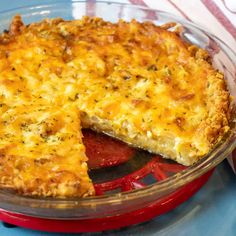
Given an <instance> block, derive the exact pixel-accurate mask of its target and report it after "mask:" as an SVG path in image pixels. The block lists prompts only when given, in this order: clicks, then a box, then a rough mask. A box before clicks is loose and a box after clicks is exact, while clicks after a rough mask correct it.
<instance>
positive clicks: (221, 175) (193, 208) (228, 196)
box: [0, 0, 236, 236]
mask: <svg viewBox="0 0 236 236" xmlns="http://www.w3.org/2000/svg"><path fill="white" fill-rule="evenodd" d="M53 1H54V0H47V1H44V0H41V1H39V0H28V1H27V0H11V1H10V2H9V1H0V11H3V10H6V9H8V8H15V7H19V6H23V5H29V4H30V5H33V4H36V3H37V4H39V3H46V2H53ZM121 2H124V1H121ZM105 234H106V235H114V236H116V235H122V236H123V235H158V236H165V235H168V236H172V235H173V236H174V235H178V236H182V235H187V234H189V235H191V236H198V235H206V236H208V235H209V236H211V235H214V236H222V235H227V236H235V235H236V176H235V175H234V174H233V172H232V170H231V169H230V167H229V165H228V163H227V162H226V161H225V162H223V163H222V164H221V165H219V166H218V167H217V169H216V170H215V172H214V174H213V176H212V177H211V178H210V180H209V181H208V182H207V184H206V185H205V186H204V187H203V188H202V189H201V190H200V191H199V192H198V193H197V194H196V195H195V196H194V197H192V198H191V199H190V200H188V201H187V202H185V203H184V204H182V205H181V206H179V207H177V208H176V209H175V210H173V211H171V212H169V213H167V214H165V215H162V216H160V217H157V218H155V219H153V220H151V221H149V222H146V223H143V224H140V225H136V226H132V227H128V228H124V229H121V230H117V231H109V232H106V233H105ZM0 235H1V236H15V235H17V236H31V235H32V236H33V235H34V236H39V235H47V236H50V235H52V236H53V235H58V236H63V235H68V234H55V233H54V234H53V233H43V232H39V231H32V230H27V229H22V228H18V227H15V228H6V227H5V226H4V225H3V224H1V223H0ZM80 235H81V236H82V235H84V236H85V235H86V236H88V235H91V236H92V235H97V236H98V235H101V233H96V234H80Z"/></svg>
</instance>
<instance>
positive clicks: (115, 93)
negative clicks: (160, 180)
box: [0, 16, 230, 197]
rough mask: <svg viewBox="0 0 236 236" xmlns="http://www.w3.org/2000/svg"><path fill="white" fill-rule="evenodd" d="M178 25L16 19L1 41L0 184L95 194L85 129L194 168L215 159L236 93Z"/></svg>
mask: <svg viewBox="0 0 236 236" xmlns="http://www.w3.org/2000/svg"><path fill="white" fill-rule="evenodd" d="M171 26H173V24H169V25H164V26H156V25H154V24H153V23H151V22H144V23H140V22H137V21H136V20H132V21H131V22H125V21H123V20H120V21H119V22H118V23H110V22H106V21H104V20H102V19H100V18H90V17H83V18H82V19H81V20H72V21H65V20H63V19H60V18H56V19H45V20H43V21H41V22H37V23H32V24H29V25H24V24H23V22H22V20H21V17H20V16H15V17H14V19H13V21H12V23H11V25H10V27H9V31H5V32H4V33H2V35H1V36H0V58H1V59H0V82H1V83H0V110H1V118H0V123H1V126H0V129H1V132H0V150H1V151H0V155H1V158H0V183H1V186H5V187H10V188H13V189H14V190H16V191H18V192H20V193H22V194H24V195H36V196H52V197H71V196H72V197H75V196H76V197H84V196H89V195H93V194H94V188H93V184H92V182H91V180H90V179H89V176H88V173H87V172H88V167H87V164H86V161H87V157H86V155H85V147H84V145H83V142H82V134H81V127H83V128H90V129H94V130H96V131H98V132H103V133H106V134H108V135H110V136H113V137H115V138H117V139H120V140H122V141H124V142H126V143H128V144H129V145H131V146H134V147H138V148H141V149H145V150H148V151H150V152H152V153H158V154H161V155H162V156H163V157H165V158H170V159H172V160H175V161H177V162H178V163H181V164H183V165H186V166H189V165H192V164H194V163H196V162H197V161H198V160H199V159H201V158H202V157H203V156H204V155H206V154H207V153H209V151H210V150H211V149H212V148H213V146H214V145H215V144H216V143H218V142H219V141H220V140H221V139H222V137H223V136H224V134H225V133H226V132H227V131H228V130H229V122H230V95H229V92H228V90H227V86H226V83H225V80H224V76H223V74H222V73H221V72H219V71H217V70H215V69H214V68H213V66H212V65H211V62H210V57H209V55H208V53H207V52H206V51H205V50H203V49H201V48H198V47H197V46H195V45H191V44H189V43H187V42H185V41H184V40H183V39H181V37H180V35H179V33H178V32H177V31H170V30H168V28H169V27H171ZM80 125H81V126H80Z"/></svg>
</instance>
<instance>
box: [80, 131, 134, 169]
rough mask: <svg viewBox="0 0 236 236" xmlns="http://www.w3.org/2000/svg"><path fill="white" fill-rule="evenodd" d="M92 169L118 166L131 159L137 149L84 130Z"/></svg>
mask: <svg viewBox="0 0 236 236" xmlns="http://www.w3.org/2000/svg"><path fill="white" fill-rule="evenodd" d="M82 132H83V135H84V138H83V142H84V145H85V147H86V155H87V157H88V166H89V168H90V169H98V168H102V167H109V166H116V165H119V164H121V163H124V162H126V161H128V160H129V159H131V158H132V157H133V155H134V152H135V149H134V148H131V147H129V146H128V145H127V144H125V143H123V142H121V141H119V140H115V139H113V138H111V137H109V136H107V135H104V134H98V133H95V132H94V131H91V130H87V129H85V130H82Z"/></svg>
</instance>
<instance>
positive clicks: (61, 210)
mask: <svg viewBox="0 0 236 236" xmlns="http://www.w3.org/2000/svg"><path fill="white" fill-rule="evenodd" d="M16 14H20V15H21V16H22V18H23V21H24V22H25V23H26V24H29V23H31V22H36V21H40V20H42V19H44V18H55V17H61V18H63V19H65V20H71V19H79V18H81V17H82V16H84V15H89V16H98V17H102V18H103V19H104V20H107V21H111V22H116V21H118V20H119V19H120V18H122V19H124V20H127V21H129V20H131V19H133V18H135V19H136V20H138V21H152V22H154V23H155V24H156V25H162V24H165V23H168V22H177V23H179V24H180V25H182V33H181V36H182V37H183V39H185V40H187V41H189V42H191V43H192V44H196V45H198V46H199V47H202V48H205V49H207V50H208V51H209V52H210V54H211V57H212V62H213V65H214V67H215V68H217V69H219V70H220V71H222V72H223V73H224V74H225V79H226V81H227V84H228V89H229V91H230V93H231V94H232V98H233V99H235V98H236V90H235V89H234V88H235V87H236V81H235V74H236V67H235V65H234V63H233V62H234V61H236V55H235V53H234V52H233V51H232V50H231V49H230V48H229V47H228V46H227V45H226V44H225V43H224V42H222V41H221V40H220V39H218V38H217V37H215V36H214V35H211V34H209V32H208V31H207V30H205V29H202V28H200V27H198V26H196V25H194V24H192V23H189V22H187V21H185V20H183V19H181V18H179V17H175V16H173V15H171V14H168V13H167V12H162V11H157V10H152V9H148V8H144V7H140V6H135V5H126V4H120V3H111V2H88V3H86V2H82V1H73V2H54V3H51V4H48V5H37V6H29V7H22V8H17V9H13V10H10V11H6V12H0V23H1V24H0V31H3V30H5V29H7V28H8V25H9V23H10V21H11V18H12V17H13V16H14V15H16ZM233 102H235V101H233ZM235 131H236V128H235V122H234V120H233V121H232V123H231V129H230V131H229V133H228V134H227V135H226V137H224V139H223V140H222V141H221V142H220V143H219V144H217V146H215V147H214V149H213V150H212V151H211V152H210V153H209V154H208V155H206V156H205V157H204V158H203V159H202V160H200V161H199V162H198V163H196V164H195V165H193V166H191V167H188V168H183V169H181V168H180V169H179V171H178V173H176V174H173V175H170V176H168V177H167V178H165V179H164V180H161V181H158V182H152V181H149V182H148V183H147V184H145V185H143V186H139V187H136V188H135V189H129V188H128V189H126V190H128V191H126V190H125V191H119V190H118V191H117V190H116V191H115V192H114V191H109V192H107V193H106V194H101V196H94V197H87V198H83V199H52V198H35V197H25V196H21V195H18V194H16V193H14V192H12V191H8V190H4V189H1V190H0V208H1V209H3V210H6V211H9V212H15V213H20V214H24V215H29V216H33V217H40V218H48V219H64V220H68V219H79V220H80V219H81V220H82V219H94V218H101V217H112V216H115V215H121V214H125V213H127V212H132V211H135V210H138V209H140V208H141V207H145V206H149V205H150V204H152V203H153V202H154V201H155V202H157V201H158V200H160V201H161V199H163V198H164V197H166V196H168V195H169V194H171V193H173V192H175V191H176V190H178V189H179V188H181V187H183V186H185V185H186V184H189V183H190V182H192V181H194V180H196V179H197V178H199V177H200V176H202V175H203V174H205V173H207V172H208V171H210V170H212V169H213V168H214V167H215V166H216V165H217V164H219V163H220V162H221V161H222V160H223V159H225V158H226V157H227V155H228V154H230V153H231V152H232V151H233V149H234V148H235V147H236V134H235ZM148 155H150V154H147V153H143V152H142V151H141V152H140V153H139V154H137V157H135V158H134V159H135V160H138V158H140V161H139V160H138V161H137V162H138V164H137V163H136V162H132V163H133V164H132V165H135V168H136V169H135V170H137V168H142V165H145V164H146V162H145V161H144V162H143V163H141V162H142V161H143V160H144V159H145V158H146V156H148ZM144 157H145V158H144ZM148 158H149V157H147V159H148ZM141 160H142V161H141ZM134 163H135V164H134ZM167 163H168V165H169V166H172V165H175V164H174V163H173V162H168V161H167ZM152 166H153V165H152ZM133 170H134V169H132V171H133ZM113 171H114V173H113ZM107 172H110V173H106V169H104V170H103V172H100V173H99V171H94V172H92V173H91V176H93V177H92V179H93V178H94V179H96V180H95V184H96V181H97V183H98V184H99V183H100V182H101V181H108V179H109V178H115V177H114V176H116V174H117V176H118V175H119V178H122V177H123V176H126V175H129V174H130V169H128V168H125V167H124V166H123V167H122V168H120V169H119V173H117V172H118V168H117V169H113V170H111V169H109V171H107ZM111 172H112V174H111ZM104 173H105V174H104ZM100 176H105V178H103V180H101V177H100ZM117 176H116V177H117Z"/></svg>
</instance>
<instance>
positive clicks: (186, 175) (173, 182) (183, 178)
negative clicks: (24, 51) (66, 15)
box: [0, 0, 236, 210]
mask: <svg viewBox="0 0 236 236" xmlns="http://www.w3.org/2000/svg"><path fill="white" fill-rule="evenodd" d="M86 2H87V1H81V0H74V1H73V2H66V1H63V0H62V1H54V2H52V3H42V4H32V5H25V6H21V7H16V8H11V9H8V10H3V11H0V15H2V14H9V13H11V12H15V13H17V10H23V9H25V10H27V9H28V10H30V9H36V8H37V9H43V8H47V7H52V6H58V4H60V5H63V4H74V3H86ZM94 3H95V4H99V3H104V4H108V5H110V4H115V5H119V6H125V7H129V8H135V9H140V10H147V11H154V12H158V13H160V14H164V15H166V16H171V18H176V19H178V21H179V22H184V23H185V24H186V25H189V26H193V27H194V28H196V29H198V30H200V31H203V32H204V33H206V34H207V35H208V36H210V37H212V38H214V39H216V40H217V41H219V42H220V43H221V44H222V45H223V46H224V47H225V48H227V49H228V50H230V51H231V53H232V54H234V56H235V57H236V53H235V52H234V51H233V50H232V49H231V48H230V47H229V46H228V45H226V44H225V43H224V42H223V41H222V40H221V39H219V38H218V37H217V36H215V35H213V34H211V33H209V32H207V29H205V28H204V27H202V26H198V25H197V24H195V23H191V22H189V21H188V20H186V19H184V18H183V17H179V16H176V15H172V14H171V13H168V12H165V11H161V10H157V9H152V8H149V7H146V6H141V5H133V4H129V3H120V2H115V1H111V2H110V1H109V2H107V1H96V2H94ZM221 49H222V50H223V51H224V52H225V50H224V48H222V47H221ZM225 53H226V52H225ZM226 54H227V55H228V53H226ZM231 131H232V132H233V131H234V132H233V133H231V135H232V136H233V137H236V133H235V130H231ZM231 138H232V137H231ZM235 147H236V138H234V139H233V140H231V139H227V140H226V142H220V143H219V144H218V145H217V146H216V147H214V149H213V150H212V151H211V152H210V153H209V154H207V155H206V157H204V158H203V159H201V160H200V161H199V162H197V163H196V164H195V165H193V166H190V167H188V168H187V169H186V170H184V171H181V172H179V173H178V174H176V175H173V176H172V177H169V178H168V179H166V180H164V181H161V182H158V183H155V184H152V185H149V186H147V187H144V188H141V189H136V190H132V191H128V192H122V193H118V194H117V193H114V194H109V195H104V196H95V197H94V196H93V197H86V198H79V199H56V198H35V197H26V196H21V195H15V196H17V198H19V199H20V200H21V202H24V203H25V204H24V205H28V204H29V203H30V204H32V203H35V204H48V203H50V205H51V206H53V205H55V206H56V205H60V204H62V205H65V204H69V205H68V206H74V207H75V206H76V207H78V206H80V207H81V206H85V207H87V206H91V201H92V202H93V204H92V205H96V206H97V205H104V204H108V203H109V204H113V203H121V202H125V201H130V200H135V199H139V198H142V197H147V196H151V195H152V194H155V193H157V192H159V193H161V192H164V191H166V190H167V189H169V193H170V192H173V191H175V190H176V189H178V188H180V187H181V186H183V185H185V184H187V183H189V182H191V181H193V180H194V179H196V178H198V177H200V176H201V175H203V174H204V173H206V172H207V171H209V170H210V169H212V168H214V167H215V166H216V165H218V164H219V163H220V162H221V161H223V160H224V159H225V158H226V156H227V155H228V154H230V153H231V152H232V150H233V149H234V148H235ZM219 153H220V154H219ZM218 154H219V156H218ZM210 157H211V158H210ZM203 167H204V168H203ZM193 174H194V175H193ZM170 186H171V189H170ZM166 193H167V192H166ZM4 194H5V193H2V192H0V199H1V198H2V196H3V195H4ZM11 204H12V202H11ZM70 208H71V207H70ZM66 209H68V208H64V209H63V210H66Z"/></svg>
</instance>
